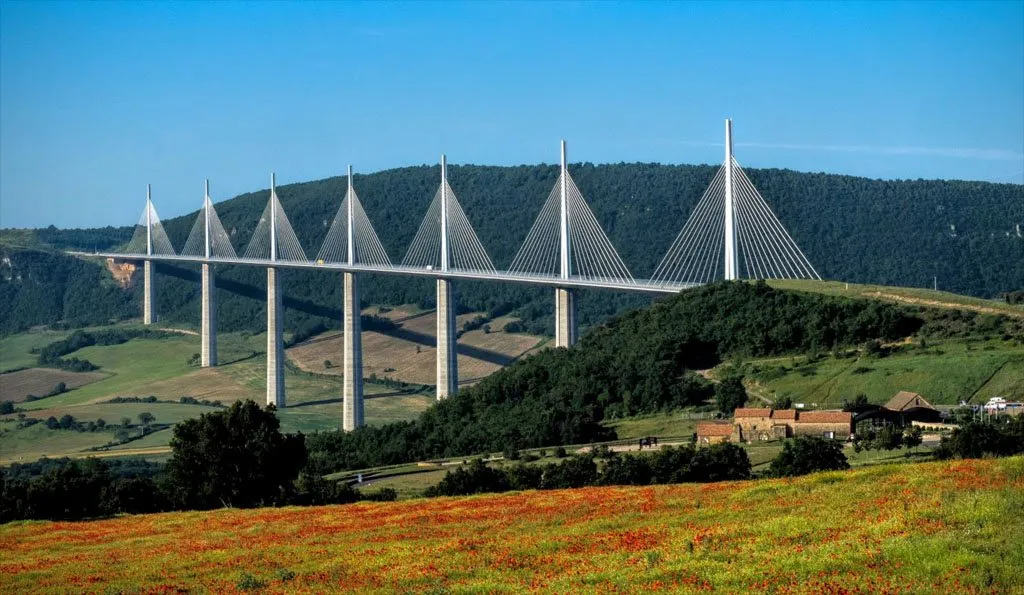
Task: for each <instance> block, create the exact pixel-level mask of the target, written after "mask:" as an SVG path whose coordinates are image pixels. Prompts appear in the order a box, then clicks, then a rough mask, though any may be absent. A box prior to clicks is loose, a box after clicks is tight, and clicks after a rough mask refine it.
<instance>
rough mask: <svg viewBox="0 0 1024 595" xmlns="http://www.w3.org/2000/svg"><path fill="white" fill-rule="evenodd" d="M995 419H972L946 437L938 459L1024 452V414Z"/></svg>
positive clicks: (936, 454) (937, 453) (973, 457)
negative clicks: (981, 420)
mask: <svg viewBox="0 0 1024 595" xmlns="http://www.w3.org/2000/svg"><path fill="white" fill-rule="evenodd" d="M1008 417H1009V418H1010V419H1005V420H1003V419H998V421H992V422H977V421H971V422H968V423H966V424H964V425H963V426H961V427H959V428H957V429H955V430H953V433H952V434H951V435H949V436H944V437H943V438H942V442H940V443H939V447H938V448H937V449H936V450H935V456H936V457H937V458H939V459H950V458H961V459H980V458H982V457H985V456H994V457H1006V456H1011V455H1014V454H1018V453H1024V415H1014V416H1008Z"/></svg>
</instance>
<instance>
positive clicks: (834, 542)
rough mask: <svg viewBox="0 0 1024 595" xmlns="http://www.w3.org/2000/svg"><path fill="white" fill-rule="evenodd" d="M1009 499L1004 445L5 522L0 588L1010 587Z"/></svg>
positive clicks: (1021, 491)
mask: <svg viewBox="0 0 1024 595" xmlns="http://www.w3.org/2000/svg"><path fill="white" fill-rule="evenodd" d="M1022 508H1024V459H1022V458H1021V457H1016V458H1012V459H995V460H981V461H956V462H942V463H925V464H920V465H897V466H891V465H889V466H878V467H872V468H868V469H857V470H853V471H847V472H832V473H822V474H816V475H811V476H807V477H801V478H796V479H787V480H760V481H744V482H729V483H719V484H705V485H693V484H691V485H671V486H654V487H608V488H586V489H579V490H559V491H548V492H545V491H537V492H522V493H510V494H500V495H484V496H476V497H466V498H438V499H434V500H411V501H406V502H396V503H364V504H355V505H348V506H325V507H309V508H294V507H293V508H283V509H261V510H219V511H212V512H185V513H168V514H157V515H140V516H126V517H120V518H115V519H108V520H100V521H90V522H79V523H52V522H38V521H36V522H15V523H9V524H7V525H4V526H2V527H0V548H2V549H3V551H4V557H3V559H2V560H0V591H3V592H9V593H22V592H28V591H32V592H51V593H57V592H67V591H69V590H71V591H82V590H88V591H96V592H114V591H133V590H138V589H143V590H150V591H194V590H199V591H212V592H230V591H235V590H241V589H246V588H254V587H259V588H262V589H264V590H265V591H266V592H275V593H285V592H297V591H298V592H310V591H313V592H316V591H348V592H356V591H358V592H380V593H384V592H424V591H427V592H429V591H433V592H452V593H469V592H520V591H526V590H541V591H549V592H561V593H570V592H571V593H577V592H586V593H597V592H636V593H646V592H650V591H658V590H667V591H673V592H683V593H692V592H702V591H714V592H722V593H739V592H765V593H822V592H829V593H897V592H898V593H921V594H932V593H1009V594H1014V593H1018V594H1019V593H1024V548H1022V547H1021V544H1022V543H1024V516H1022V515H1020V514H1019V512H1020V510H1021V509H1022ZM112 560H117V561H119V563H116V564H112V563H111V561H112Z"/></svg>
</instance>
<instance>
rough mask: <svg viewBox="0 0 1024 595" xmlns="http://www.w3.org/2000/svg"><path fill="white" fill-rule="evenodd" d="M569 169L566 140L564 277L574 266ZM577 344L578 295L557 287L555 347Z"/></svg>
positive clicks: (561, 268)
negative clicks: (571, 243)
mask: <svg viewBox="0 0 1024 595" xmlns="http://www.w3.org/2000/svg"><path fill="white" fill-rule="evenodd" d="M568 185H569V170H568V167H567V166H566V162H565V141H564V140H563V141H562V175H561V187H560V188H559V193H560V201H559V202H560V203H561V205H560V207H559V209H560V213H559V236H560V238H561V242H560V247H559V248H560V249H559V273H560V276H561V278H562V279H566V280H568V279H569V275H570V274H571V271H572V269H571V267H572V253H571V248H572V247H571V245H570V241H569V240H570V236H569V206H568V202H569V199H568ZM575 344H576V296H575V295H574V294H573V292H572V290H571V289H564V288H561V287H560V288H558V289H555V347H571V346H572V345H575Z"/></svg>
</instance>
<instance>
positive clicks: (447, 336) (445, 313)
mask: <svg viewBox="0 0 1024 595" xmlns="http://www.w3.org/2000/svg"><path fill="white" fill-rule="evenodd" d="M447 271H448V161H447V159H446V158H445V156H444V155H441V272H447ZM455 343H456V337H455V290H454V288H453V287H452V282H451V280H450V279H438V280H437V400H438V401H440V400H441V399H445V398H447V397H449V396H451V395H454V394H455V393H457V392H458V391H459V361H458V358H457V356H456V352H455Z"/></svg>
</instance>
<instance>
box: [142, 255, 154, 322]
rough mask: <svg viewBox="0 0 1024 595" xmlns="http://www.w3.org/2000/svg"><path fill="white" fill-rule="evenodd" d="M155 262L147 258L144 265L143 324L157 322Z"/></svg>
mask: <svg viewBox="0 0 1024 595" xmlns="http://www.w3.org/2000/svg"><path fill="white" fill-rule="evenodd" d="M154 266H155V265H154V263H153V262H151V261H149V260H147V261H146V262H145V264H144V265H143V266H142V324H153V323H154V322H156V279H155V278H154V276H153V267H154Z"/></svg>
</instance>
